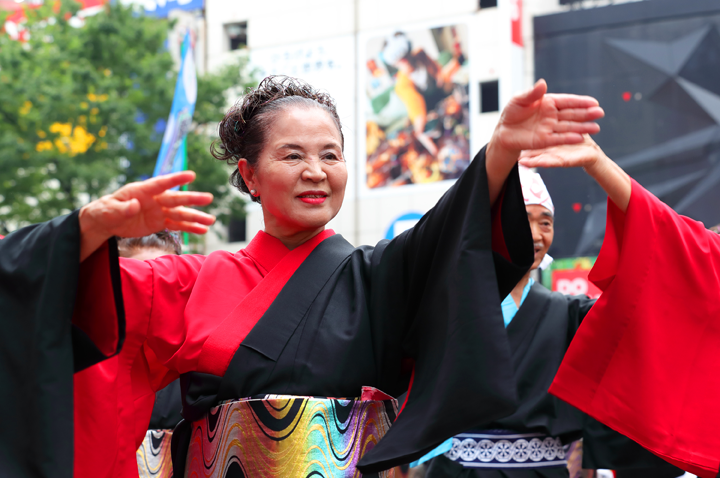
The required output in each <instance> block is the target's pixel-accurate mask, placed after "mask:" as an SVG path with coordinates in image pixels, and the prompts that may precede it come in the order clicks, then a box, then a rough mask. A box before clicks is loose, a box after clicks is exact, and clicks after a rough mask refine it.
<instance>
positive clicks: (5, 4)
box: [0, 0, 108, 41]
mask: <svg viewBox="0 0 720 478" xmlns="http://www.w3.org/2000/svg"><path fill="white" fill-rule="evenodd" d="M77 1H78V3H80V5H82V8H81V10H80V11H79V12H78V17H79V18H83V17H87V16H91V15H94V14H96V13H97V12H98V11H100V9H101V8H102V6H103V5H104V4H105V3H107V2H108V0H77ZM40 5H42V2H36V3H29V4H25V3H16V2H15V1H14V0H13V1H8V0H0V21H2V19H3V14H4V13H7V12H12V13H10V15H8V16H7V17H5V24H4V25H2V26H3V27H4V30H5V33H7V34H8V35H10V37H11V38H13V39H15V40H21V41H24V40H27V31H26V30H25V29H24V28H23V24H24V23H25V21H26V20H27V17H26V16H25V9H26V8H38V7H39V6H40Z"/></svg>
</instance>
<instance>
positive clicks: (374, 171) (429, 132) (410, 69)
mask: <svg viewBox="0 0 720 478" xmlns="http://www.w3.org/2000/svg"><path fill="white" fill-rule="evenodd" d="M364 46H365V54H364V55H361V56H360V61H361V62H362V64H361V65H360V68H362V73H361V74H360V78H361V80H363V86H364V91H363V92H362V93H361V95H362V98H361V101H362V102H364V109H365V114H364V119H365V130H366V134H365V143H366V144H365V151H366V156H365V158H366V159H365V186H366V188H367V189H378V188H387V187H392V186H404V185H410V184H427V183H433V182H437V181H443V180H448V179H456V178H457V177H459V176H460V174H461V173H462V172H463V171H464V170H465V169H466V168H467V167H468V164H469V163H470V121H469V116H470V108H469V103H470V101H469V91H468V83H469V68H468V64H467V61H468V29H467V27H466V25H464V24H449V25H445V26H439V27H434V28H414V29H412V28H408V29H398V30H395V31H393V32H390V33H388V34H385V35H377V36H372V37H369V38H368V39H367V42H366V43H365V45H364Z"/></svg>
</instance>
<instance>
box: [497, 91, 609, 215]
mask: <svg viewBox="0 0 720 478" xmlns="http://www.w3.org/2000/svg"><path fill="white" fill-rule="evenodd" d="M603 116H605V112H604V111H603V109H602V108H600V106H599V104H598V101H597V100H596V99H595V98H592V97H590V96H578V95H567V94H547V83H545V80H538V82H537V83H535V86H533V87H532V88H531V89H530V90H528V91H526V92H525V93H522V94H520V95H517V96H515V97H514V98H513V99H512V100H510V102H509V103H508V105H507V106H506V107H505V109H504V110H503V112H502V114H501V115H500V121H498V124H497V126H496V127H495V131H494V132H493V135H492V138H491V139H490V142H489V143H488V147H487V152H486V156H487V162H486V168H487V172H488V186H489V190H490V200H491V202H494V201H495V199H496V198H497V196H498V195H499V193H500V190H501V189H502V185H503V184H504V183H505V179H507V175H508V174H509V173H510V170H511V169H512V167H513V166H514V165H515V163H516V162H517V161H518V158H519V157H520V152H521V151H523V150H539V149H544V148H550V147H553V146H560V145H564V144H577V143H582V142H583V135H585V134H594V133H597V132H599V131H600V125H598V124H597V123H596V122H595V120H597V119H600V118H602V117H603Z"/></svg>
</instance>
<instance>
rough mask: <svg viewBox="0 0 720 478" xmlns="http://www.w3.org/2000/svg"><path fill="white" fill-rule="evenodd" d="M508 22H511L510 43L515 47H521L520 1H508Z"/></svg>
mask: <svg viewBox="0 0 720 478" xmlns="http://www.w3.org/2000/svg"><path fill="white" fill-rule="evenodd" d="M510 20H511V22H512V24H511V25H512V34H511V39H512V42H513V43H514V44H515V45H517V46H523V37H522V0H510Z"/></svg>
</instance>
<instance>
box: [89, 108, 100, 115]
mask: <svg viewBox="0 0 720 478" xmlns="http://www.w3.org/2000/svg"><path fill="white" fill-rule="evenodd" d="M98 113H100V110H99V109H97V108H93V109H91V110H90V114H91V115H96V114H98Z"/></svg>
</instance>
